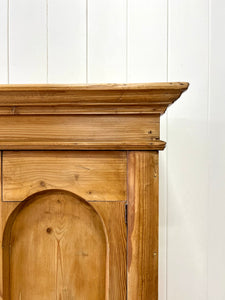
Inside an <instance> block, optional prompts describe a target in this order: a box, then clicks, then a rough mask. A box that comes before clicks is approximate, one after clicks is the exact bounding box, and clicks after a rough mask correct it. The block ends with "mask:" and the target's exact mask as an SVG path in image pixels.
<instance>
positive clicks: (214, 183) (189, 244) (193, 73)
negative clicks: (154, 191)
mask: <svg viewBox="0 0 225 300" xmlns="http://www.w3.org/2000/svg"><path fill="white" fill-rule="evenodd" d="M224 19H225V2H224V1H222V0H220V1H216V0H182V1H180V0H64V1H62V0H61V1H60V0H20V1H18V0H0V83H7V82H8V83H47V82H48V83H85V82H89V83H93V82H95V83H98V82H154V81H177V80H179V81H189V82H190V83H191V86H190V88H189V90H188V92H186V93H185V94H184V95H183V96H182V99H181V100H179V101H178V102H177V103H175V104H174V105H173V106H172V107H170V108H169V111H168V113H167V114H166V115H165V116H163V117H162V127H161V129H162V130H161V131H162V137H163V138H164V139H165V140H167V142H168V148H167V149H166V150H165V151H164V152H163V153H161V154H160V176H161V177H160V257H159V259H160V264H159V299H160V300H181V299H182V300H190V299H192V300H225V273H224V270H225V255H224V253H225V235H224V233H223V231H224V228H225V217H224V215H225V213H224V211H225V201H224V200H225V199H224V198H225V196H224V195H225V184H224V177H225V175H224V173H225V134H224V129H225V114H224V110H225V101H224V98H225V95H224V89H223V84H224V83H223V80H224V79H225V59H224V53H225V42H224V38H223V37H224V35H225V27H224ZM137 300H138V299H137Z"/></svg>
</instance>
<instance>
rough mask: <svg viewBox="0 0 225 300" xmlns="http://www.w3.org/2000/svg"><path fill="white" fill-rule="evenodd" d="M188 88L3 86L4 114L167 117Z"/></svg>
mask: <svg viewBox="0 0 225 300" xmlns="http://www.w3.org/2000/svg"><path fill="white" fill-rule="evenodd" d="M187 88H188V83H185V82H174V83H172V82H170V83H140V84H102V85H98V84H92V85H91V84H89V85H50V84H48V85H0V113H2V114H9V115H15V114H40V113H41V114H79V113H82V114H118V112H119V113H125V114H127V113H128V114H135V113H140V112H141V113H146V114H155V113H158V114H163V113H164V112H165V110H166V108H167V106H168V105H169V104H171V103H173V102H174V101H175V100H176V99H178V98H179V97H180V95H181V94H182V92H184V91H185V90H186V89H187ZM42 108H43V111H42Z"/></svg>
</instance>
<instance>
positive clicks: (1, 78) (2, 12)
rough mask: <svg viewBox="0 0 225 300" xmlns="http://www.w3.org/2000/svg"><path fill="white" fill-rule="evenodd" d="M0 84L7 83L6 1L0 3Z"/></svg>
mask: <svg viewBox="0 0 225 300" xmlns="http://www.w3.org/2000/svg"><path fill="white" fill-rule="evenodd" d="M0 83H8V0H1V1H0Z"/></svg>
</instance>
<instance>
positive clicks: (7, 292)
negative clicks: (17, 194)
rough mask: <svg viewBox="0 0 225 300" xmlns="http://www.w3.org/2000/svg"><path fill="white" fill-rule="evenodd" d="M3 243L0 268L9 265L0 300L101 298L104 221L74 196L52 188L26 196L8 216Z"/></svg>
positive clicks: (103, 292)
mask: <svg viewBox="0 0 225 300" xmlns="http://www.w3.org/2000/svg"><path fill="white" fill-rule="evenodd" d="M3 244H4V250H3V252H6V254H7V255H8V253H10V254H9V261H7V260H4V262H3V272H4V271H5V270H9V274H8V272H7V274H8V275H9V278H8V280H7V279H6V276H4V280H5V282H4V299H6V300H8V299H21V300H22V299H24V300H26V299H27V300H28V299H32V300H35V299H36V300H38V299H43V300H45V299H46V300H47V299H59V300H60V299H75V298H78V299H90V300H92V299H93V300H101V299H102V300H103V299H105V298H106V293H107V290H106V281H107V268H106V266H107V252H108V249H107V248H108V246H107V233H106V231H105V226H104V224H103V222H102V220H101V218H100V216H99V215H98V214H97V212H96V211H95V210H94V209H93V207H92V206H90V205H89V204H88V203H87V202H86V201H84V200H82V199H80V198H78V197H76V196H75V195H73V194H71V193H68V192H64V191H60V190H53V191H47V192H42V193H39V194H36V195H34V196H31V197H30V198H29V199H28V200H27V201H25V202H23V203H21V205H20V206H18V210H16V211H15V212H14V214H12V215H11V217H10V218H9V220H8V224H7V225H6V230H5V234H4V238H3ZM4 255H5V254H4V253H3V256H4ZM8 263H9V264H8Z"/></svg>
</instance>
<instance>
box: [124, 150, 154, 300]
mask: <svg viewBox="0 0 225 300" xmlns="http://www.w3.org/2000/svg"><path fill="white" fill-rule="evenodd" d="M128 193H129V194H128V195H129V196H128V245H127V247H128V299H129V300H137V299H138V300H157V299H158V153H157V152H154V151H152V152H144V151H141V152H139V151H137V152H136V151H131V152H129V153H128Z"/></svg>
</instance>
